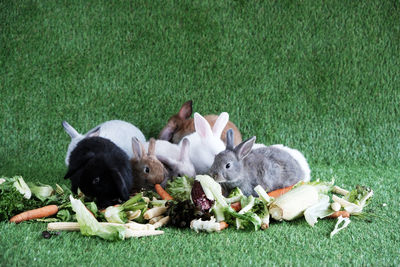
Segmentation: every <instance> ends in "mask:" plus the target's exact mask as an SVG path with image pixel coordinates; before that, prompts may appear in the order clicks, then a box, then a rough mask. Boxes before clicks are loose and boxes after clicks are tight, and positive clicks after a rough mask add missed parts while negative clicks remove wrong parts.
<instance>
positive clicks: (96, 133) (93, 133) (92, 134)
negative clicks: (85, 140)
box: [87, 126, 100, 137]
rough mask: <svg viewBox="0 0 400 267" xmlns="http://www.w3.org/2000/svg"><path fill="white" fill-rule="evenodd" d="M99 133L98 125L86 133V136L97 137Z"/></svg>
mask: <svg viewBox="0 0 400 267" xmlns="http://www.w3.org/2000/svg"><path fill="white" fill-rule="evenodd" d="M99 135H100V126H99V127H96V129H94V130H93V131H91V132H90V133H87V137H97V136H99Z"/></svg>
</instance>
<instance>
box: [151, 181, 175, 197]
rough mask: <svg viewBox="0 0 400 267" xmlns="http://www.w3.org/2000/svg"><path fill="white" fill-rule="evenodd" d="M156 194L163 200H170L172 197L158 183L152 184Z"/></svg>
mask: <svg viewBox="0 0 400 267" xmlns="http://www.w3.org/2000/svg"><path fill="white" fill-rule="evenodd" d="M154 187H155V189H156V192H157V194H159V195H160V197H161V198H162V199H164V200H172V199H174V198H173V197H172V196H171V195H170V194H168V193H167V191H165V190H164V188H162V187H161V185H160V184H155V185H154Z"/></svg>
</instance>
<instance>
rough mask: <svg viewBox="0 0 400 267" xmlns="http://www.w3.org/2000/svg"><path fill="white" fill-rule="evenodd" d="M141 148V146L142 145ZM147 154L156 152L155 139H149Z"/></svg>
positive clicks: (151, 154) (150, 154) (152, 154)
mask: <svg viewBox="0 0 400 267" xmlns="http://www.w3.org/2000/svg"><path fill="white" fill-rule="evenodd" d="M142 149H143V146H142ZM147 150H148V151H147V155H148V156H154V155H155V154H156V139H154V138H150V140H149V148H148V149H147Z"/></svg>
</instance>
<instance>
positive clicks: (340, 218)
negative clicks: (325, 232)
mask: <svg viewBox="0 0 400 267" xmlns="http://www.w3.org/2000/svg"><path fill="white" fill-rule="evenodd" d="M342 222H343V225H342V226H341V227H339V225H340V224H341V223H342ZM350 222H351V221H350V219H349V218H343V217H342V216H339V217H338V221H337V223H336V225H335V229H333V231H332V232H331V234H330V237H331V238H332V237H333V236H334V235H335V234H337V233H338V232H339V231H340V230H343V229H344V228H346V227H347V226H348V225H349V223H350Z"/></svg>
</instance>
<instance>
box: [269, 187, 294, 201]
mask: <svg viewBox="0 0 400 267" xmlns="http://www.w3.org/2000/svg"><path fill="white" fill-rule="evenodd" d="M293 186H294V185H292V186H288V187H284V188H280V189H276V190H274V191H271V192H268V196H270V197H274V198H277V197H279V196H281V195H283V194H285V193H287V192H289V191H290V190H291V189H292V188H293Z"/></svg>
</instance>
